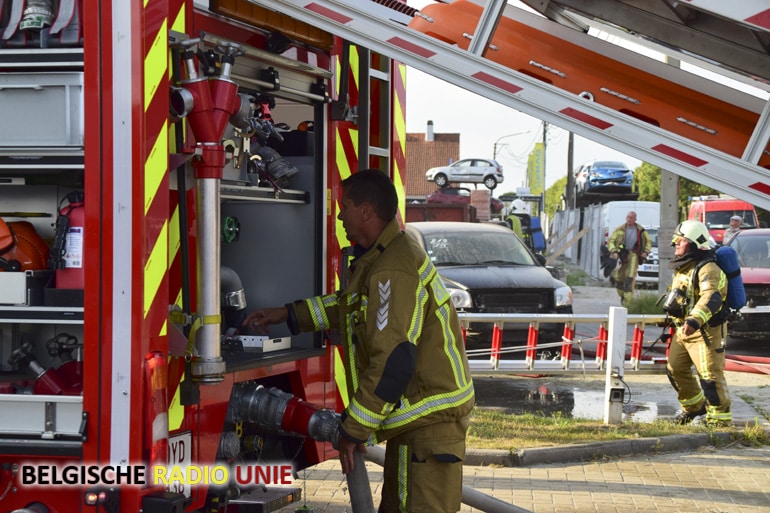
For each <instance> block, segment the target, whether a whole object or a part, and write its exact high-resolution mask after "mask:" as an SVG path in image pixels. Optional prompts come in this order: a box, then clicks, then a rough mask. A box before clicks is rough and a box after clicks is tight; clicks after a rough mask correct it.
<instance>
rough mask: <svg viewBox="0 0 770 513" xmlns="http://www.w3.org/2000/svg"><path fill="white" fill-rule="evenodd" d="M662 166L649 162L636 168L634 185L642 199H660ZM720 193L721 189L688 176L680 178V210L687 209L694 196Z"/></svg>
mask: <svg viewBox="0 0 770 513" xmlns="http://www.w3.org/2000/svg"><path fill="white" fill-rule="evenodd" d="M660 175H661V172H660V168H659V167H658V166H654V165H652V164H650V163H649V162H642V165H641V166H639V167H638V168H636V170H634V186H635V187H636V191H637V192H638V193H639V200H640V201H660ZM710 194H719V191H717V190H716V189H712V188H711V187H707V186H705V185H703V184H700V183H697V182H693V181H692V180H688V179H687V178H680V179H679V202H678V203H679V210H680V211H682V210H683V209H686V208H687V206H688V205H689V204H690V199H689V198H691V197H692V196H706V195H710Z"/></svg>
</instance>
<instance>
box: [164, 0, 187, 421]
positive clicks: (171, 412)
mask: <svg viewBox="0 0 770 513" xmlns="http://www.w3.org/2000/svg"><path fill="white" fill-rule="evenodd" d="M184 5H185V4H184V3H182V4H181V5H180V7H179V11H178V12H177V13H176V16H169V17H170V19H171V20H173V21H172V22H171V29H172V30H174V31H176V32H184V31H185V7H184ZM166 59H167V69H168V71H167V75H168V74H170V73H171V66H170V64H168V63H170V62H171V52H168V51H167V52H166ZM173 136H174V134H173V133H171V134H169V137H173ZM179 194H185V191H179ZM169 223H170V224H169V230H168V245H169V247H168V249H169V251H168V253H169V254H168V263H167V266H168V267H171V264H172V262H174V260H175V259H176V257H177V255H178V253H179V251H180V247H181V242H180V241H181V234H180V231H179V207H178V206H177V208H175V209H174V212H173V214H172V215H171V219H170V221H169ZM170 292H171V293H173V292H174V291H170ZM176 294H177V296H176V298H175V299H174V304H175V305H179V306H180V307H181V306H182V289H181V288H180V289H179V290H177V291H176ZM182 379H184V377H183V378H182ZM183 420H184V406H182V401H181V391H180V387H176V392H175V393H174V396H173V397H171V398H170V400H169V403H168V429H169V430H170V431H175V430H177V429H179V428H181V427H182V421H183Z"/></svg>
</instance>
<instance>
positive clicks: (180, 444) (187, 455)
mask: <svg viewBox="0 0 770 513" xmlns="http://www.w3.org/2000/svg"><path fill="white" fill-rule="evenodd" d="M191 460H192V433H191V432H190V431H185V432H184V433H179V434H178V435H171V436H169V437H168V468H172V467H173V466H178V467H186V466H187V465H189V464H190V462H191ZM191 489H192V487H191V486H190V485H189V484H186V483H185V484H182V483H169V485H168V491H169V492H173V493H183V494H184V495H185V497H189V496H190V494H191Z"/></svg>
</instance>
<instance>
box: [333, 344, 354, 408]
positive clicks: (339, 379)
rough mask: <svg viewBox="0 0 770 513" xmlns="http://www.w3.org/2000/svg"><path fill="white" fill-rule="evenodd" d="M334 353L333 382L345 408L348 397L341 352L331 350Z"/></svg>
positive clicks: (348, 400)
mask: <svg viewBox="0 0 770 513" xmlns="http://www.w3.org/2000/svg"><path fill="white" fill-rule="evenodd" d="M332 349H333V351H334V382H335V383H336V384H337V390H339V393H340V398H341V399H342V404H343V406H345V408H347V407H348V404H349V403H350V397H348V383H347V377H346V376H345V364H344V363H342V356H341V355H340V352H341V351H342V350H341V349H340V348H339V347H334V348H332Z"/></svg>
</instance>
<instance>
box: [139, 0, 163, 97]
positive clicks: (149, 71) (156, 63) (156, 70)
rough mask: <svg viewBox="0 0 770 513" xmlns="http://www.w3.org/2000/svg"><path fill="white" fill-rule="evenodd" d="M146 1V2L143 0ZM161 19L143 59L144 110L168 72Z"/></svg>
mask: <svg viewBox="0 0 770 513" xmlns="http://www.w3.org/2000/svg"><path fill="white" fill-rule="evenodd" d="M145 3H146V2H145ZM167 23H168V21H167V20H163V24H162V25H161V26H160V30H158V33H157V35H156V36H155V40H153V42H152V46H150V48H149V50H148V51H147V55H146V56H145V59H144V110H147V107H148V106H149V105H150V102H151V101H152V100H153V98H154V97H155V93H156V92H157V91H158V88H159V87H160V85H161V83H165V81H166V78H167V73H168V28H167Z"/></svg>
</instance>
